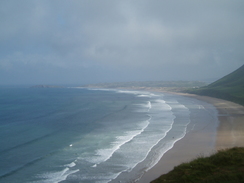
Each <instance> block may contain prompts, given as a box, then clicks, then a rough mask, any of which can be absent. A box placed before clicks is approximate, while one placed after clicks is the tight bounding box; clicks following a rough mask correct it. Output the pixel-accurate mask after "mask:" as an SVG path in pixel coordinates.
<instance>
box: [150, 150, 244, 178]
mask: <svg viewBox="0 0 244 183" xmlns="http://www.w3.org/2000/svg"><path fill="white" fill-rule="evenodd" d="M163 182H165V183H166V182H170V183H178V182H179V183H227V182H228V183H230V182H232V183H239V182H244V148H243V147H239V148H231V149H228V150H222V151H219V152H218V153H216V154H214V155H212V156H210V157H206V158H203V157H200V158H197V159H195V160H193V161H191V162H189V163H183V164H181V165H179V166H177V167H175V168H174V169H173V170H172V171H170V172H169V173H167V174H164V175H162V176H161V177H159V178H158V179H156V180H154V181H152V182H151V183H163Z"/></svg>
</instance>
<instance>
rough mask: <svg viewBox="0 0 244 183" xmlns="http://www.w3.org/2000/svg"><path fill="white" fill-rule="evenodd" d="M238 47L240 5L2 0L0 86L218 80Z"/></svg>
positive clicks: (243, 43)
mask: <svg viewBox="0 0 244 183" xmlns="http://www.w3.org/2000/svg"><path fill="white" fill-rule="evenodd" d="M243 49H244V1H243V0H21V1H20V0H1V1H0V84H86V83H99V82H114V81H151V80H154V81H159V80H208V79H218V78H220V77H222V76H224V75H226V74H228V73H230V72H232V71H233V70H235V69H237V68H238V67H240V66H241V65H243V64H244V50H243Z"/></svg>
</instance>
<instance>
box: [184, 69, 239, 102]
mask: <svg viewBox="0 0 244 183" xmlns="http://www.w3.org/2000/svg"><path fill="white" fill-rule="evenodd" d="M186 92H189V93H195V94H198V95H207V96H211V97H216V98H221V99H225V100H230V101H233V102H235V103H239V104H241V105H244V65H243V66H242V67H240V68H239V69H237V70H236V71H234V72H232V73H230V74H228V75H227V76H225V77H223V78H221V79H219V80H218V81H216V82H214V83H212V84H210V85H208V86H205V87H201V88H199V89H191V90H186Z"/></svg>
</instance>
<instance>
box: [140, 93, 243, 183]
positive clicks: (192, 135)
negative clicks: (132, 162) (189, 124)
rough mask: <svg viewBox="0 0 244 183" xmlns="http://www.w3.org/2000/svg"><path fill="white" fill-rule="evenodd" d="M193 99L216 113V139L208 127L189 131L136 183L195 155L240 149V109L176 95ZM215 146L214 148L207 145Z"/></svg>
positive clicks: (218, 101)
mask: <svg viewBox="0 0 244 183" xmlns="http://www.w3.org/2000/svg"><path fill="white" fill-rule="evenodd" d="M177 94H178V95H184V96H186V97H194V98H197V99H199V100H202V101H205V102H208V103H210V104H212V105H214V106H215V107H216V108H217V110H218V119H219V126H218V128H217V132H214V133H216V138H215V139H213V138H212V135H211V134H210V133H213V131H212V130H210V127H211V124H208V125H207V126H206V128H204V129H201V130H200V131H199V130H198V131H194V130H193V131H191V132H189V133H188V134H187V135H186V136H185V137H184V138H183V139H181V140H180V141H178V142H176V143H175V145H174V147H173V148H172V149H170V150H169V151H168V152H166V153H165V154H164V156H163V157H162V159H161V160H160V161H159V163H158V164H157V165H155V166H154V167H153V168H152V169H150V170H149V171H148V172H146V173H145V174H144V175H143V177H142V178H141V179H140V180H139V181H138V183H149V182H150V181H152V180H154V179H156V178H157V177H159V176H160V175H162V174H165V173H167V172H169V171H171V170H172V169H173V168H174V167H175V166H177V165H179V164H181V163H183V162H189V161H191V160H193V159H195V158H196V157H198V156H209V155H211V154H212V153H214V152H216V151H217V150H219V149H225V148H230V147H235V146H244V107H243V106H241V105H239V104H236V103H233V102H230V101H225V100H221V99H217V98H212V97H207V96H198V95H193V94H183V93H181V94H179V93H177ZM211 143H215V147H212V146H210V145H209V144H211Z"/></svg>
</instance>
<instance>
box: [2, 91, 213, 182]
mask: <svg viewBox="0 0 244 183" xmlns="http://www.w3.org/2000/svg"><path fill="white" fill-rule="evenodd" d="M217 114H218V112H217V110H216V108H214V107H213V106H212V105H211V104H209V103H206V102H204V101H200V100H197V99H195V98H190V97H185V96H180V95H175V94H169V93H157V92H150V91H133V90H120V89H89V88H81V87H67V88H29V87H0V182H4V183H112V182H123V183H129V182H136V181H137V180H139V179H140V177H141V176H142V175H143V174H144V173H145V172H146V171H148V170H150V169H151V168H152V167H153V166H154V165H155V164H157V163H158V161H159V160H160V159H161V158H162V157H163V156H164V154H165V153H166V152H167V151H169V150H170V149H171V148H172V147H173V146H174V144H175V143H176V142H177V141H179V140H181V139H182V138H184V136H185V135H186V134H187V133H189V132H190V131H192V130H198V129H202V128H205V127H206V126H207V125H209V124H211V125H212V128H213V129H214V128H217V125H218V118H217ZM214 135H215V134H213V138H214ZM209 145H210V146H214V143H213V144H209Z"/></svg>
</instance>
